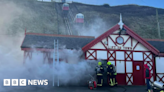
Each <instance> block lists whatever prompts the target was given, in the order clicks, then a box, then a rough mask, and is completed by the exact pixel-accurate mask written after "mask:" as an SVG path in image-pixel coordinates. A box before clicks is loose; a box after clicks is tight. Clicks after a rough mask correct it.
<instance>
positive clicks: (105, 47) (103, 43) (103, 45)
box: [101, 41, 108, 50]
mask: <svg viewBox="0 0 164 92" xmlns="http://www.w3.org/2000/svg"><path fill="white" fill-rule="evenodd" d="M101 43H102V44H103V46H104V47H105V49H106V50H108V48H107V47H106V46H105V44H104V43H103V42H102V41H101Z"/></svg>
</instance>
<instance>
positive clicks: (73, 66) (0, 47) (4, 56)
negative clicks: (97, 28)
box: [0, 2, 94, 92]
mask: <svg viewBox="0 0 164 92" xmlns="http://www.w3.org/2000/svg"><path fill="white" fill-rule="evenodd" d="M0 6H1V8H0V12H1V14H0V17H1V18H0V35H1V36H0V92H2V91H7V90H12V89H13V87H11V86H10V87H4V86H3V79H48V80H49V86H48V87H52V79H53V78H52V77H53V76H52V75H53V74H54V75H55V78H56V76H57V75H58V76H59V80H60V85H70V84H71V85H78V84H79V82H80V83H81V81H82V82H84V83H82V84H85V83H86V82H87V80H88V79H90V76H89V74H91V75H92V74H93V73H94V67H93V66H94V65H90V64H89V63H88V62H91V61H86V60H84V59H81V58H80V57H81V55H82V51H80V50H72V51H70V50H64V51H63V52H61V53H59V54H60V57H63V58H66V59H67V61H68V63H65V61H63V62H61V63H60V64H59V65H58V67H56V68H57V69H55V70H53V68H52V67H51V66H52V65H50V64H47V63H46V64H43V54H42V52H37V51H35V53H33V54H32V55H33V56H32V60H26V64H23V57H24V54H23V53H24V52H23V51H21V48H20V46H21V44H22V41H23V38H24V33H23V31H24V29H25V28H22V26H20V27H19V28H18V29H19V30H14V29H13V28H12V25H13V24H14V23H15V22H14V21H15V20H17V19H18V17H19V16H20V15H22V14H27V13H28V11H25V10H24V8H21V7H19V5H17V4H15V3H13V2H0ZM26 12H27V13H26ZM34 15H35V14H34ZM35 16H36V15H35ZM25 18H26V19H29V20H32V19H33V18H34V17H33V16H32V14H31V15H30V16H27V15H26V16H25ZM33 30H35V29H33ZM16 31H17V32H19V33H17V34H16V35H11V33H10V35H9V34H8V32H12V33H15V32H16ZM92 62H93V63H94V61H92ZM55 84H56V83H55ZM33 87H36V86H27V87H26V88H33ZM39 87H42V86H39ZM45 87H46V86H45ZM14 88H20V87H14ZM21 88H22V87H21ZM23 88H24V87H23Z"/></svg>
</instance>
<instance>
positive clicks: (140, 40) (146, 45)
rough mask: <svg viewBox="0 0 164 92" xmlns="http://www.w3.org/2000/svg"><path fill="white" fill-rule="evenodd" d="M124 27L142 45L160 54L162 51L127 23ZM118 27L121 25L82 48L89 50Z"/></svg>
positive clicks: (116, 26)
mask: <svg viewBox="0 0 164 92" xmlns="http://www.w3.org/2000/svg"><path fill="white" fill-rule="evenodd" d="M124 28H125V29H126V33H128V34H129V35H130V36H131V37H133V38H134V39H136V40H137V41H138V42H140V43H141V44H142V45H144V46H145V47H146V48H148V49H149V50H150V51H152V52H153V53H154V54H156V55H158V54H159V53H160V52H159V51H158V50H157V49H156V48H155V47H153V46H152V45H150V44H149V43H148V42H147V41H146V40H144V39H143V38H141V37H140V36H139V35H137V34H136V33H135V32H133V31H132V30H131V29H130V28H128V27H127V26H126V25H124ZM118 29H119V25H118V24H117V25H115V26H114V27H112V28H111V29H110V30H108V31H107V32H105V33H104V34H102V35H101V36H99V37H98V38H96V39H95V40H93V41H92V42H90V43H89V44H87V45H85V46H84V47H83V48H82V50H83V51H84V52H85V51H87V50H89V49H90V48H91V47H92V46H94V45H95V44H96V43H98V42H100V41H101V40H103V39H104V38H105V37H107V36H108V35H110V34H112V33H113V32H114V31H116V30H118Z"/></svg>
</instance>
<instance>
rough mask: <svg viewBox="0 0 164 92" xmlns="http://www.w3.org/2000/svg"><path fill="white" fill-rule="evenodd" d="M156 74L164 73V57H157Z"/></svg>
mask: <svg viewBox="0 0 164 92" xmlns="http://www.w3.org/2000/svg"><path fill="white" fill-rule="evenodd" d="M155 61H156V62H155V63H156V73H164V67H163V66H164V57H156V58H155Z"/></svg>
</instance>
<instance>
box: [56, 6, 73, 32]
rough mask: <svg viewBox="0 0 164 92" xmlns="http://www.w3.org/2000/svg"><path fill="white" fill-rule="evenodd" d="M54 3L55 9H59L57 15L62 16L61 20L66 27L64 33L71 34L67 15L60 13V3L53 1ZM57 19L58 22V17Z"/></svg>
mask: <svg viewBox="0 0 164 92" xmlns="http://www.w3.org/2000/svg"><path fill="white" fill-rule="evenodd" d="M55 4H56V9H57V11H60V12H58V15H59V14H60V15H61V16H62V18H63V22H64V25H65V28H66V30H65V33H67V34H68V35H72V31H71V27H70V24H69V21H68V18H67V16H64V15H63V14H62V12H61V11H62V9H61V7H60V5H59V4H58V3H55ZM57 20H58V23H59V19H57ZM58 26H59V25H58Z"/></svg>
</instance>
